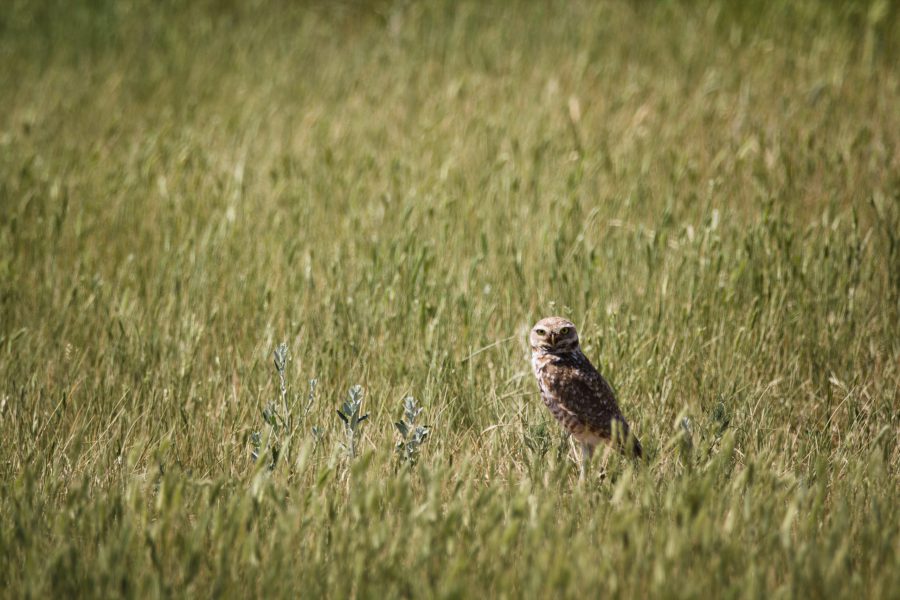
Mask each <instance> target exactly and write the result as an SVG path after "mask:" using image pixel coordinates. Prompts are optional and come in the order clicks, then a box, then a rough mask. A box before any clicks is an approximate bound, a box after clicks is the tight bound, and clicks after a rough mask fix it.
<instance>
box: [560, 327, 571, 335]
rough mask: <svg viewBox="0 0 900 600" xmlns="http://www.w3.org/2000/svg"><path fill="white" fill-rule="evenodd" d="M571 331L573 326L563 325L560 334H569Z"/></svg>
mask: <svg viewBox="0 0 900 600" xmlns="http://www.w3.org/2000/svg"><path fill="white" fill-rule="evenodd" d="M570 333H572V328H571V327H563V328H562V329H560V330H559V335H569V334H570Z"/></svg>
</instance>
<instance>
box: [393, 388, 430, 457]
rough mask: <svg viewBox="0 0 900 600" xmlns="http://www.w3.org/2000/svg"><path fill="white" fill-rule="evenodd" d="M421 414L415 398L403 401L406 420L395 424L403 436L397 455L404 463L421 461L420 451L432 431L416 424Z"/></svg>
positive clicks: (420, 408) (398, 443)
mask: <svg viewBox="0 0 900 600" xmlns="http://www.w3.org/2000/svg"><path fill="white" fill-rule="evenodd" d="M421 412H422V407H420V406H418V405H417V404H416V400H415V398H413V397H412V396H407V397H406V399H405V400H404V401H403V416H404V418H403V419H400V420H399V421H397V422H395V423H394V427H396V428H397V431H399V432H400V436H401V440H400V441H399V442H397V454H398V455H399V457H400V462H402V463H407V464H410V465H414V464H416V462H417V461H418V460H419V450H420V448H421V446H422V444H424V443H425V440H426V438H427V437H428V434H429V432H430V430H431V428H430V427H428V426H426V425H418V424H417V423H416V421H417V420H418V417H419V414H420V413H421Z"/></svg>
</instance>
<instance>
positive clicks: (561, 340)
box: [528, 317, 578, 354]
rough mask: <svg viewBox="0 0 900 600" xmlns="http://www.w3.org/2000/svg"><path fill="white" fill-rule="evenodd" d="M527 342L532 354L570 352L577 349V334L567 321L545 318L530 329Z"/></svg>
mask: <svg viewBox="0 0 900 600" xmlns="http://www.w3.org/2000/svg"><path fill="white" fill-rule="evenodd" d="M528 341H529V342H530V343H531V350H532V351H533V352H550V353H553V354H556V353H559V352H571V351H573V350H577V349H578V332H577V331H576V330H575V324H574V323H572V322H571V321H569V320H567V319H563V318H562V317H546V318H544V319H541V320H540V321H538V322H537V323H536V324H535V326H534V327H532V328H531V333H530V334H529V336H528Z"/></svg>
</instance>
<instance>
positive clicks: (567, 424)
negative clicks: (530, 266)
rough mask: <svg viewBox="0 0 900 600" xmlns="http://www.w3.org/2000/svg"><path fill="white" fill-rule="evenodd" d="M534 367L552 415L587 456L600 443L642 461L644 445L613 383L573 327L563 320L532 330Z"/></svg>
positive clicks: (545, 321)
mask: <svg viewBox="0 0 900 600" xmlns="http://www.w3.org/2000/svg"><path fill="white" fill-rule="evenodd" d="M529 342H530V343H531V364H532V366H533V367H534V375H535V377H536V378H537V382H538V387H539V388H540V391H541V398H542V399H543V401H544V404H545V405H546V406H547V408H548V409H549V410H550V414H552V415H553V417H554V418H555V419H556V420H557V421H558V422H559V423H560V425H562V427H563V429H565V430H566V431H568V432H569V433H571V434H572V436H573V437H574V438H575V439H576V440H578V442H579V443H580V444H581V447H582V452H583V453H584V455H585V457H587V458H589V457H590V456H591V455H592V454H593V452H594V449H595V448H596V447H597V445H598V444H600V443H607V444H614V445H615V446H616V447H617V448H618V449H619V450H621V451H623V452H625V453H626V454H630V455H632V456H635V457H638V458H640V457H641V456H642V454H643V449H642V448H641V443H640V442H639V441H638V440H637V438H635V437H634V435H633V434H632V433H631V429H630V427H629V425H628V422H627V421H626V420H625V417H624V416H622V412H621V411H620V410H619V405H618V403H617V402H616V396H615V393H614V392H613V390H612V388H611V387H610V385H609V383H607V381H606V380H605V379H604V378H603V376H602V375H601V374H600V373H599V372H598V371H597V369H595V368H594V365H592V364H591V361H590V360H588V358H587V356H585V355H584V352H582V351H581V347H580V346H579V343H578V332H577V331H576V329H575V325H574V324H573V323H572V322H571V321H568V320H566V319H563V318H562V317H547V318H545V319H541V320H540V321H538V322H537V324H535V326H534V327H533V328H532V329H531V333H530V335H529Z"/></svg>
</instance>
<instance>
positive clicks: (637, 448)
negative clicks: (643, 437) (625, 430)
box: [628, 434, 644, 460]
mask: <svg viewBox="0 0 900 600" xmlns="http://www.w3.org/2000/svg"><path fill="white" fill-rule="evenodd" d="M628 439H629V442H630V443H631V456H633V457H634V458H637V459H638V460H640V459H642V458H644V448H643V446H641V441H640V440H639V439H637V438H636V437H635V436H634V434H631V435H629V436H628Z"/></svg>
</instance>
